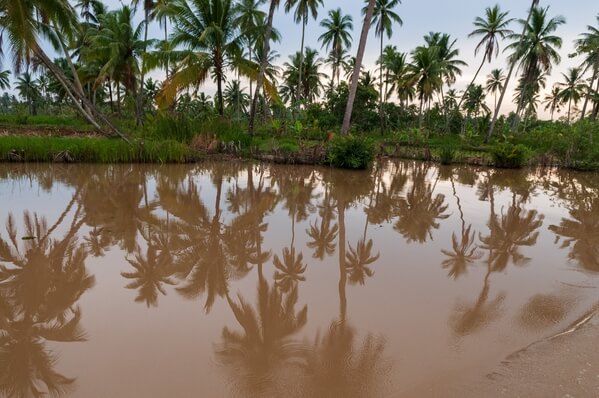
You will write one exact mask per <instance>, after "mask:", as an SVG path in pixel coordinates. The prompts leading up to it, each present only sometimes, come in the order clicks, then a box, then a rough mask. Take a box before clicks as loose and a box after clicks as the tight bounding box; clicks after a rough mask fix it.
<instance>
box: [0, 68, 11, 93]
mask: <svg viewBox="0 0 599 398" xmlns="http://www.w3.org/2000/svg"><path fill="white" fill-rule="evenodd" d="M8 89H10V71H9V70H3V71H2V72H0V90H8Z"/></svg>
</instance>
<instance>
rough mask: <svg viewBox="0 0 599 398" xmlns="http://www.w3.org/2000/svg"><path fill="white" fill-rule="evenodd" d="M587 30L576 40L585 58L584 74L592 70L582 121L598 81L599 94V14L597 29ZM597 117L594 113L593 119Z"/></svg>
mask: <svg viewBox="0 0 599 398" xmlns="http://www.w3.org/2000/svg"><path fill="white" fill-rule="evenodd" d="M587 30H588V32H585V33H583V34H581V35H580V36H581V37H580V39H578V40H576V52H577V53H578V54H579V55H583V56H584V61H583V68H584V69H583V73H584V72H586V71H587V70H589V69H590V70H592V77H591V81H590V83H589V87H588V91H587V95H586V97H585V100H584V105H583V107H582V114H581V116H580V118H581V119H584V116H585V113H586V109H587V105H588V102H589V100H590V97H591V95H592V93H593V84H594V82H595V80H596V81H597V88H596V89H595V94H596V95H597V94H599V14H597V27H595V26H591V25H588V26H587ZM596 116H597V115H596V113H594V114H593V119H594V118H595V117H596Z"/></svg>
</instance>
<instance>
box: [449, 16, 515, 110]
mask: <svg viewBox="0 0 599 398" xmlns="http://www.w3.org/2000/svg"><path fill="white" fill-rule="evenodd" d="M508 15H509V12H502V11H501V8H500V7H499V5H498V4H497V5H495V6H493V7H487V8H486V10H485V18H484V19H483V18H481V17H476V18H475V19H474V26H475V28H476V29H475V30H473V31H472V32H471V33H470V34H469V35H468V37H469V38H474V37H481V40H480V41H479V42H478V44H477V46H476V48H475V50H474V55H477V54H478V53H479V52H480V51H481V50H482V49H484V54H483V60H482V62H481V64H480V66H479V67H478V70H477V71H476V73H475V74H474V77H473V78H472V81H471V82H470V84H469V85H468V86H467V87H466V91H465V92H464V95H465V94H466V93H467V92H468V88H470V86H472V85H473V84H474V82H475V81H476V78H477V77H478V74H479V73H480V71H481V69H482V68H483V66H484V65H485V62H488V63H491V62H492V61H493V57H497V55H499V39H502V40H503V39H505V38H506V37H507V36H508V35H510V34H512V33H513V32H512V31H511V30H510V29H508V26H509V25H510V24H511V23H512V21H513V19H508ZM463 100H464V97H462V99H461V100H460V104H459V105H461V104H462V101H463Z"/></svg>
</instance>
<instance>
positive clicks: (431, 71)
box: [410, 46, 443, 122]
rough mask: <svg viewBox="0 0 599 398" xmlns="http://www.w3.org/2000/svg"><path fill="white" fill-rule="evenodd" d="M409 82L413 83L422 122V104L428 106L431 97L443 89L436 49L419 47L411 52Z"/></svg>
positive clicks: (441, 69) (440, 65)
mask: <svg viewBox="0 0 599 398" xmlns="http://www.w3.org/2000/svg"><path fill="white" fill-rule="evenodd" d="M410 80H411V81H413V82H414V87H415V89H416V95H417V97H418V100H419V101H420V121H421V122H422V116H423V113H422V110H423V107H424V104H430V101H432V99H433V96H434V95H435V94H436V93H437V92H439V90H441V89H442V87H443V65H442V64H441V62H440V58H439V49H438V48H437V47H435V46H433V47H428V46H419V47H417V48H416V49H415V50H414V51H413V52H412V63H411V64H410Z"/></svg>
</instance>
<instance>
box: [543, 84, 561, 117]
mask: <svg viewBox="0 0 599 398" xmlns="http://www.w3.org/2000/svg"><path fill="white" fill-rule="evenodd" d="M562 103H563V100H562V97H561V90H560V88H559V87H557V86H554V87H553V89H552V90H551V92H550V93H549V94H546V95H545V99H544V100H543V104H544V105H545V110H546V111H547V110H548V111H550V112H551V121H553V117H554V115H555V112H556V111H557V112H559V111H560V107H561V105H562Z"/></svg>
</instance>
